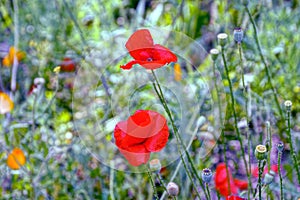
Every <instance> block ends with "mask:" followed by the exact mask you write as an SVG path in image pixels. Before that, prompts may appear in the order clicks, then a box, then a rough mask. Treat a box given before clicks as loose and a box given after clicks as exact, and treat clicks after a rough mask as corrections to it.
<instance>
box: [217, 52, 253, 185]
mask: <svg viewBox="0 0 300 200" xmlns="http://www.w3.org/2000/svg"><path fill="white" fill-rule="evenodd" d="M221 52H222V59H223V63H224V67H225V72H226V78H227V81H228V83H229V90H230V97H231V110H232V112H233V117H234V128H235V131H236V133H237V138H238V141H239V143H240V147H241V151H242V158H243V161H244V165H245V168H246V174H247V177H248V182H251V180H250V173H249V170H248V164H247V161H246V156H245V150H244V145H243V141H242V138H241V133H240V130H239V128H238V125H237V124H238V121H237V114H236V110H235V100H234V96H233V88H232V83H231V80H230V77H229V70H228V66H227V62H226V59H225V53H224V47H222V49H221Z"/></svg>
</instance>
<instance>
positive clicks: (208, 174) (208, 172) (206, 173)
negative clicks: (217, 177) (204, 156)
mask: <svg viewBox="0 0 300 200" xmlns="http://www.w3.org/2000/svg"><path fill="white" fill-rule="evenodd" d="M211 178H212V172H211V170H210V169H209V168H205V169H203V170H202V180H203V181H204V182H205V183H209V182H210V181H211Z"/></svg>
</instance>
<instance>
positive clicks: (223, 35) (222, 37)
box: [217, 33, 228, 47]
mask: <svg viewBox="0 0 300 200" xmlns="http://www.w3.org/2000/svg"><path fill="white" fill-rule="evenodd" d="M217 38H218V42H219V44H220V45H221V46H222V47H224V46H225V45H226V43H227V39H228V35H227V34H226V33H219V34H218V35H217Z"/></svg>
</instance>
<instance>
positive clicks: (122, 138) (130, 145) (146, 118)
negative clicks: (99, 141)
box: [114, 110, 169, 166]
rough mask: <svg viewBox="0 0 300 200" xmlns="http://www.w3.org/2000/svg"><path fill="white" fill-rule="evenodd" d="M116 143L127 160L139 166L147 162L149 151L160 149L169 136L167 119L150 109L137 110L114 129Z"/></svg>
mask: <svg viewBox="0 0 300 200" xmlns="http://www.w3.org/2000/svg"><path fill="white" fill-rule="evenodd" d="M114 137H115V141H116V145H117V147H118V149H119V150H120V152H121V153H122V154H123V155H124V156H125V158H126V159H127V160H128V162H129V163H130V164H131V165H133V166H139V165H141V164H145V163H147V162H148V160H149V158H150V153H151V152H158V151H160V150H162V149H163V148H164V147H165V146H166V144H167V142H168V137H169V129H168V125H167V120H166V119H165V118H164V116H162V115H161V114H159V113H157V112H155V111H151V110H137V111H136V112H135V113H134V114H133V115H132V116H130V117H129V118H128V119H127V120H126V121H121V122H119V123H118V124H117V125H116V127H115V130H114Z"/></svg>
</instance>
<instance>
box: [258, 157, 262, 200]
mask: <svg viewBox="0 0 300 200" xmlns="http://www.w3.org/2000/svg"><path fill="white" fill-rule="evenodd" d="M261 165H262V164H261V160H259V161H258V199H259V200H262V197H261V186H262V182H261V176H262V173H263V169H262V166H261Z"/></svg>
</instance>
